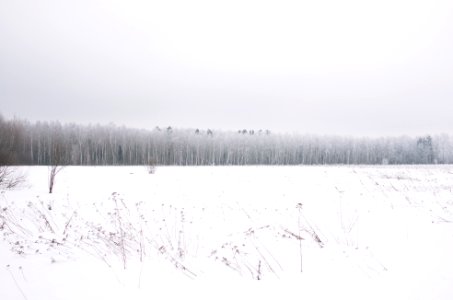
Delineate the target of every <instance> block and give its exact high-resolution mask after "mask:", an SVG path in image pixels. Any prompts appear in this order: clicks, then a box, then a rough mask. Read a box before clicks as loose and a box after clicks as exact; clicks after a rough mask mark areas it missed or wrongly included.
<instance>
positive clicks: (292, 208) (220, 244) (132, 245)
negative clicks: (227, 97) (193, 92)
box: [0, 166, 453, 299]
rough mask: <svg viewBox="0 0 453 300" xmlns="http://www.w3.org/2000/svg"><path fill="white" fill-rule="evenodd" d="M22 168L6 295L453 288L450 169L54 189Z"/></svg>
mask: <svg viewBox="0 0 453 300" xmlns="http://www.w3.org/2000/svg"><path fill="white" fill-rule="evenodd" d="M21 171H22V172H25V173H26V174H27V182H26V185H24V186H23V187H21V188H19V189H15V190H7V191H3V192H2V194H1V196H0V225H1V226H0V228H1V231H0V234H1V241H0V260H1V261H0V263H1V264H0V279H1V282H3V283H5V287H6V288H1V289H0V299H24V298H26V299H81V298H85V299H95V298H96V299H98V298H100V297H101V298H107V299H124V298H133V299H142V298H143V299H148V298H149V297H150V296H151V295H154V296H155V295H161V297H169V298H170V297H171V296H185V297H189V298H191V297H190V295H192V294H191V293H194V294H193V295H195V294H196V295H198V296H203V295H204V296H206V297H208V296H209V295H211V294H210V291H211V290H212V289H215V292H216V295H218V294H219V291H222V292H221V293H220V295H222V297H225V299H226V298H227V296H228V297H230V298H231V297H233V296H236V297H237V295H242V296H246V295H248V294H247V293H250V295H248V296H250V297H256V296H259V295H261V296H262V297H268V296H269V295H272V294H275V296H276V297H277V296H278V297H282V296H284V297H289V298H291V297H294V298H296V297H302V296H304V295H305V296H308V297H310V298H311V299H324V298H333V297H335V298H340V299H341V298H346V297H347V298H349V299H351V298H352V299H355V298H356V299H359V298H363V297H367V298H372V299H382V297H385V298H387V299H427V298H429V299H450V298H451V297H452V295H453V288H452V287H451V282H453V260H452V259H451V258H450V256H451V253H453V227H452V224H453V223H452V221H453V193H452V188H453V167H452V166H327V167H324V166H292V167H266V166H257V167H158V168H157V170H156V173H155V174H148V172H147V170H146V168H145V167H66V168H65V169H63V170H62V171H61V173H60V174H58V176H57V179H56V184H55V190H54V193H53V194H48V193H47V171H48V170H47V168H46V167H22V168H21ZM191 279H198V280H196V281H193V280H191ZM200 279H201V280H200ZM256 279H262V280H267V281H268V282H269V281H270V284H269V285H266V286H265V287H263V286H262V285H256V283H255V282H254V280H256ZM244 280H245V281H244ZM201 282H209V285H208V288H207V287H206V284H205V283H204V284H201ZM225 284H232V286H233V287H234V288H231V289H230V288H226V287H225ZM277 286H278V288H277ZM209 287H210V289H209ZM200 290H203V292H201V294H200ZM240 290H241V291H243V292H241V293H239V291H240ZM242 293H243V294H242Z"/></svg>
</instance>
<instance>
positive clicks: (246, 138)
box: [0, 116, 453, 165]
mask: <svg viewBox="0 0 453 300" xmlns="http://www.w3.org/2000/svg"><path fill="white" fill-rule="evenodd" d="M56 162H58V165H148V164H149V163H150V162H152V163H153V164H156V165H296V164H308V165H311V164H382V163H388V164H431V163H440V164H448V163H453V138H452V136H450V135H447V134H443V135H433V136H431V135H426V136H420V137H409V136H401V137H382V138H353V137H342V136H316V135H298V134H276V133H272V132H270V131H269V130H265V129H262V130H261V129H258V130H256V129H254V130H251V129H240V130H237V131H217V130H212V129H176V128H172V127H171V126H168V127H163V128H160V127H156V128H154V129H153V130H140V129H131V128H126V127H118V126H115V125H114V124H110V125H106V126H101V125H77V124H61V123H59V122H36V123H30V122H28V121H24V120H19V119H12V120H5V119H4V118H3V117H1V116H0V165H56Z"/></svg>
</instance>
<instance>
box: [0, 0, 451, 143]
mask: <svg viewBox="0 0 453 300" xmlns="http://www.w3.org/2000/svg"><path fill="white" fill-rule="evenodd" d="M0 112H1V113H2V114H3V115H4V116H5V117H13V116H18V117H20V118H27V119H30V120H60V121H63V122H78V123H89V122H91V123H98V122H99V123H109V122H115V123H116V124H118V125H121V124H124V125H126V126H131V127H144V128H153V127H154V126H156V125H159V126H168V125H171V126H173V127H191V128H194V127H200V128H214V129H234V130H235V129H240V128H247V129H260V128H263V129H264V128H268V129H271V130H274V131H289V132H293V131H298V132H302V133H316V134H348V135H399V134H410V135H415V134H425V133H441V132H447V133H452V131H453V1H449V0H446V1H440V0H423V1H417V0H412V1H403V0H391V1H387V0H380V1H366V0H361V1H352V0H346V1H339V0H336V1H335V0H331V1H330V0H312V1H303V0H300V1H286V0H278V1H263V0H261V1H249V0H240V1H236V0H228V1H214V0H210V1H189V0H186V1H171V0H165V1H149V0H148V1H145V0H143V1H140V0H122V1H119V0H118V1H112V0H105V1H102V0H77V1H63V0H55V1H43V0H41V1H36V0H14V1H13V0H0Z"/></svg>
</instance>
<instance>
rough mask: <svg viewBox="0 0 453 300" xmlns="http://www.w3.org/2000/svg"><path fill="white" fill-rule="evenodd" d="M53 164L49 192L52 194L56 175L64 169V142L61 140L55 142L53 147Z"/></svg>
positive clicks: (50, 171)
mask: <svg viewBox="0 0 453 300" xmlns="http://www.w3.org/2000/svg"><path fill="white" fill-rule="evenodd" d="M50 160H51V165H50V166H49V194H52V192H53V187H54V185H55V177H56V176H57V174H58V173H59V172H60V171H61V170H62V169H63V166H62V164H63V153H62V144H61V142H60V141H59V140H56V141H54V142H53V144H52V147H51V159H50Z"/></svg>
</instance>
